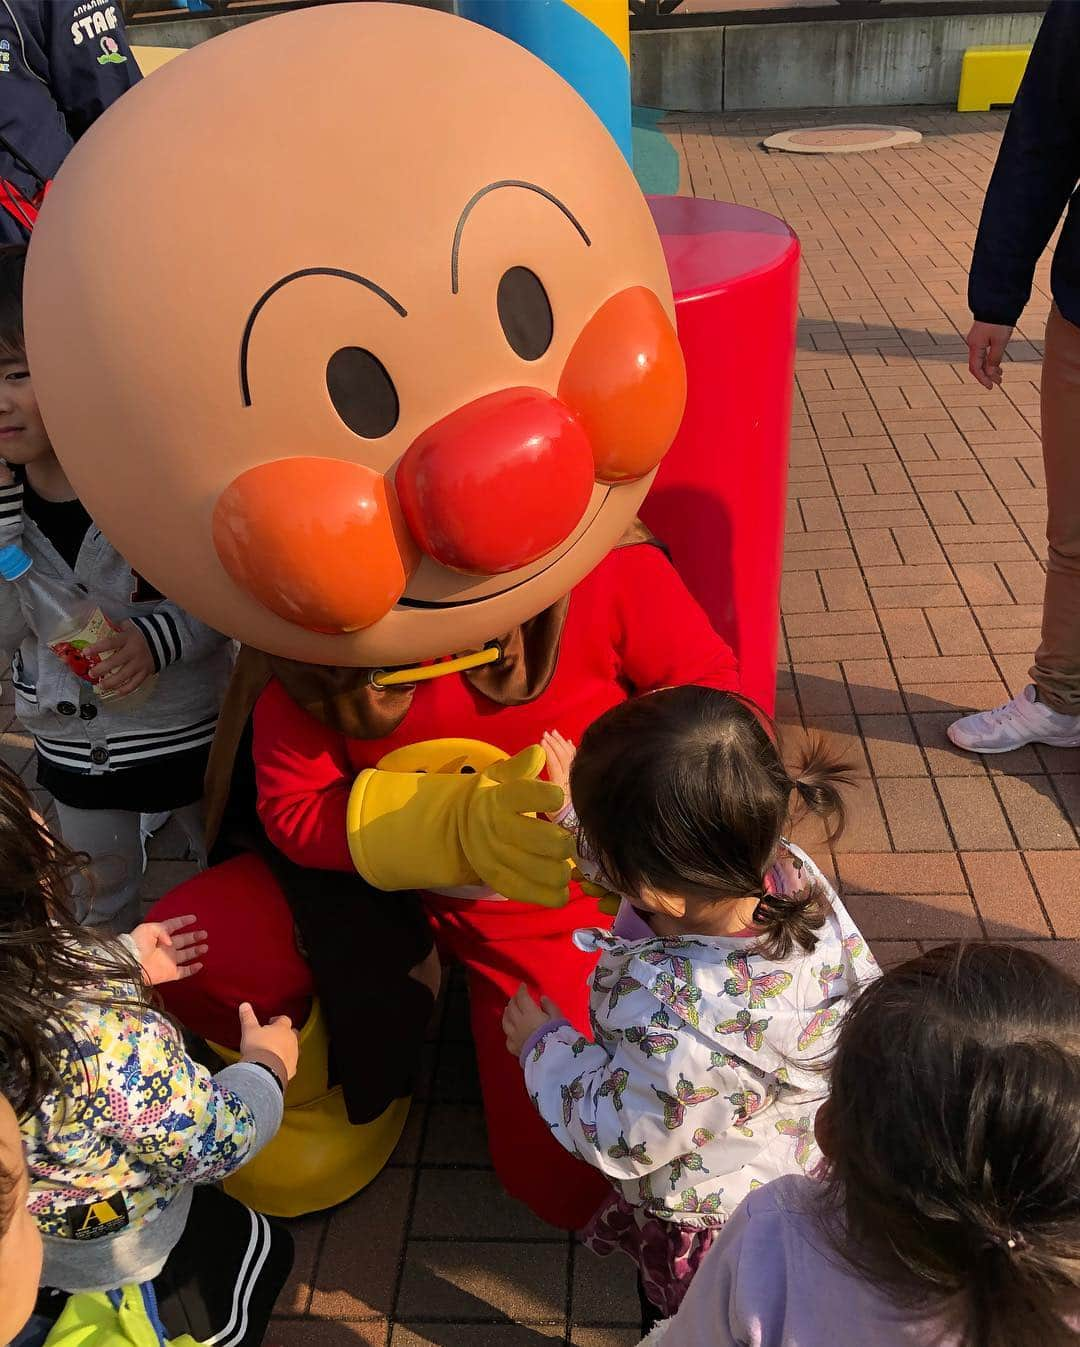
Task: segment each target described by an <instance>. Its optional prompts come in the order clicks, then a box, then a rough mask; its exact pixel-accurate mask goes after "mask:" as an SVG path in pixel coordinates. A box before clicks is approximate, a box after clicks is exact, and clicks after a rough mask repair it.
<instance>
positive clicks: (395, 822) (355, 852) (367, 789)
mask: <svg viewBox="0 0 1080 1347" xmlns="http://www.w3.org/2000/svg"><path fill="white" fill-rule="evenodd" d="M546 761H547V759H546V757H545V754H544V750H543V749H542V748H540V747H539V745H537V746H534V747H533V748H526V749H524V750H523V751H522V752H521V753H519V754H518V755H517V757H516V758H510V759H509V761H503V762H497V763H495V764H494V765H493V766H491V767H488V768H487V769H486V770H484V771H483V772H478V773H475V774H473V775H470V776H459V775H457V774H456V773H449V774H443V773H434V772H433V773H430V774H424V773H422V772H384V771H379V770H378V769H377V768H371V769H369V770H368V771H366V772H361V773H360V775H359V776H358V777H357V778H356V783H355V784H354V786H353V788H352V793H351V794H350V796H349V807H348V814H347V830H348V837H349V851H350V853H351V854H352V859H353V864H354V865H355V866H356V868H357V870H359V872H360V873H361V874H362V875H363V876H364V878H365V879H366V880H367V881H368V883H369V884H374V885H375V887H376V888H377V889H386V890H388V891H393V890H395V889H443V888H456V887H458V886H459V885H465V884H486V885H487V886H488V887H489V888H492V889H494V890H495V892H496V893H501V894H503V895H504V897H506V898H514V899H516V900H517V901H519V902H523V903H537V904H539V905H540V906H541V907H562V906H564V904H566V903H567V902H568V901H569V897H570V891H569V881H570V856H571V853H572V851H573V839H572V838H571V837H570V835H569V834H568V833H567V832H565V831H564V830H563V829H562V828H560V827H559V826H558V824H556V823H549V822H547V820H546V819H539V818H528V817H525V816H526V815H529V814H544V813H555V812H556V811H557V810H558V809H559V808H560V806H561V805H562V802H563V792H562V788H561V787H560V786H556V785H555V784H554V783H553V782H551V781H540V780H538V779H537V778H538V777H539V775H540V773H541V772H542V771H543V770H544V766H545V763H546Z"/></svg>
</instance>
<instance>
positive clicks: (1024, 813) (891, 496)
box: [0, 109, 1080, 1347]
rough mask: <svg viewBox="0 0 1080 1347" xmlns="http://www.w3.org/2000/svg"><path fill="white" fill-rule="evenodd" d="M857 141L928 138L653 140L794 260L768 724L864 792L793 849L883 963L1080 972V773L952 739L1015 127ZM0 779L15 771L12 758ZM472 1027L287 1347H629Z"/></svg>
mask: <svg viewBox="0 0 1080 1347" xmlns="http://www.w3.org/2000/svg"><path fill="white" fill-rule="evenodd" d="M855 116H856V117H857V118H860V119H861V118H865V119H867V120H881V121H888V120H893V119H894V120H896V121H900V122H902V123H904V124H906V125H912V126H916V127H918V128H919V129H921V130H922V131H923V133H924V136H925V139H924V141H923V143H922V145H921V146H919V147H917V148H914V149H905V150H901V151H878V152H875V153H873V154H869V155H866V156H858V155H856V156H846V157H835V158H830V157H810V156H802V155H798V156H795V155H792V156H786V155H770V154H766V153H765V152H764V151H762V150H761V149H760V148H759V142H760V140H761V138H762V137H763V136H764V135H767V134H770V133H771V132H774V131H778V130H781V129H784V128H785V127H789V126H792V125H795V124H796V123H797V120H799V119H797V118H793V117H792V116H790V115H784V116H782V117H772V116H762V115H755V116H753V117H725V118H721V119H717V120H715V121H711V122H708V123H702V122H701V121H691V120H689V119H685V118H683V119H672V122H671V123H670V124H669V128H668V129H669V131H670V132H671V134H672V136H673V138H674V139H675V141H676V144H677V145H678V146H679V147H680V149H681V151H682V153H683V157H684V174H685V178H684V190H692V191H693V192H695V193H697V194H698V195H702V196H716V197H720V198H723V199H726V200H732V201H739V202H743V203H745V204H747V205H753V206H758V207H761V208H763V209H765V210H768V211H772V212H774V213H775V214H777V215H781V216H783V217H785V218H786V219H787V220H789V221H790V222H791V223H792V224H793V225H794V227H795V228H796V230H797V231H798V232H799V234H800V236H801V238H802V241H803V246H804V250H805V262H804V269H803V286H802V323H801V329H800V339H799V361H798V388H797V392H796V405H795V414H794V432H793V441H792V472H791V515H790V532H789V534H788V541H787V565H786V578H785V583H784V599H783V608H784V638H785V641H786V646H787V653H788V655H789V656H790V661H791V669H792V670H793V674H792V673H788V672H787V671H785V673H784V674H783V675H782V677H781V713H782V715H783V717H784V718H785V719H786V720H787V721H794V722H798V721H800V720H802V721H804V722H805V723H806V724H808V725H811V726H816V727H819V728H823V729H828V730H830V731H832V732H834V733H836V734H839V735H841V736H843V737H844V738H845V739H846V740H847V742H848V743H849V744H850V746H851V748H852V751H853V752H854V753H855V754H856V756H857V757H858V760H859V762H860V764H861V773H862V780H861V782H860V789H859V790H858V791H857V792H856V793H855V794H854V796H853V798H852V811H853V816H852V822H851V826H850V828H849V831H848V834H847V836H846V837H845V838H844V839H843V841H842V842H841V844H840V845H839V847H838V848H837V850H836V854H835V856H833V857H832V858H830V856H829V854H828V852H827V851H825V850H823V849H822V848H821V847H820V845H818V844H817V839H814V838H812V837H811V838H810V839H809V841H810V844H811V846H812V847H813V849H815V850H816V852H817V854H818V856H819V858H820V859H822V860H823V861H824V862H826V863H829V862H830V859H831V863H832V865H833V867H834V869H835V870H836V871H837V872H838V873H839V877H840V880H841V882H842V884H843V888H844V892H845V896H846V898H847V901H848V902H849V903H850V905H851V906H852V908H853V909H854V911H855V913H856V915H857V917H858V919H859V921H860V923H861V925H862V927H863V929H864V930H865V931H866V932H867V933H868V934H869V935H870V936H871V937H872V938H873V940H874V944H875V947H876V948H877V950H878V953H879V955H880V956H882V957H883V958H885V959H892V958H895V957H897V956H898V955H902V954H905V953H907V952H909V951H911V950H913V949H914V948H915V947H916V944H917V943H919V942H926V941H933V940H940V939H941V938H943V937H949V936H958V935H971V936H981V935H984V934H986V935H993V936H1002V937H1007V938H1009V939H1014V940H1024V941H1037V942H1039V948H1040V949H1043V950H1045V951H1047V952H1048V953H1050V954H1051V955H1052V956H1053V957H1057V958H1061V959H1063V960H1064V961H1066V962H1068V963H1070V964H1071V965H1073V966H1076V965H1077V964H1080V957H1078V954H1077V945H1076V943H1074V941H1075V939H1076V938H1077V937H1080V916H1077V915H1075V913H1076V912H1078V911H1080V908H1078V907H1076V906H1075V899H1074V894H1075V893H1076V892H1077V888H1078V882H1077V881H1078V879H1080V845H1078V834H1077V826H1076V825H1077V822H1078V821H1080V754H1075V755H1073V754H1068V753H1060V752H1058V753H1055V752H1051V751H1049V750H1044V749H1029V750H1025V751H1023V752H1022V753H1018V754H1015V755H1013V756H1012V757H1009V758H998V759H996V760H991V761H988V762H983V761H980V760H978V759H973V758H969V757H966V756H964V755H961V754H959V753H957V752H956V751H955V750H953V749H952V748H951V747H950V746H949V744H948V742H947V740H946V739H945V737H944V733H943V728H944V725H945V724H946V723H947V721H948V720H949V718H950V717H951V716H953V715H954V714H955V712H956V708H958V707H960V708H966V707H983V706H986V705H990V704H992V703H994V702H996V701H998V700H1000V699H1002V698H1003V697H1004V696H1005V693H1006V690H1016V689H1017V688H1019V687H1020V686H1021V685H1022V684H1023V682H1024V681H1025V676H1026V669H1027V666H1028V663H1029V659H1030V653H1031V650H1032V648H1033V646H1034V644H1035V640H1036V628H1037V624H1038V620H1039V601H1040V596H1041V586H1042V578H1041V567H1040V557H1041V555H1042V547H1043V542H1042V527H1043V499H1042V488H1041V483H1042V475H1041V463H1040V458H1039V442H1038V434H1037V431H1038V422H1037V407H1038V402H1037V381H1038V372H1039V371H1038V361H1039V353H1040V346H1039V337H1040V333H1041V330H1042V323H1043V319H1044V318H1045V313H1046V308H1047V302H1048V301H1047V293H1048V291H1047V278H1046V269H1045V266H1044V267H1043V268H1042V269H1040V273H1039V280H1038V291H1037V296H1036V298H1035V300H1034V301H1033V303H1032V306H1031V309H1030V310H1029V313H1028V315H1027V317H1026V319H1025V322H1024V326H1023V328H1022V329H1021V332H1020V333H1019V334H1018V338H1017V340H1016V341H1015V342H1014V344H1013V347H1012V357H1013V359H1012V363H1010V364H1009V366H1008V368H1007V371H1006V381H1005V389H1004V392H1003V393H998V394H995V395H993V396H991V395H988V394H984V393H983V392H982V391H981V390H980V389H979V388H978V387H977V386H976V385H975V384H973V383H971V382H970V381H969V380H968V378H967V376H966V373H965V364H964V359H965V351H964V347H963V343H962V341H961V334H962V333H963V331H964V330H965V327H966V323H967V321H968V315H967V310H966V306H965V302H964V288H965V271H966V265H967V261H968V256H969V253H970V248H971V243H972V238H973V234H974V227H975V223H976V221H977V218H978V211H979V205H980V201H981V197H982V191H983V187H984V184H985V181H986V177H987V174H988V172H989V169H990V167H991V164H992V160H993V156H994V153H995V149H996V145H997V141H998V138H999V135H1000V132H1001V129H1002V126H1003V124H1004V117H1003V116H1002V115H998V114H994V115H985V116H967V117H959V116H957V115H955V114H951V113H943V112H937V111H933V112H927V111H913V110H910V109H908V110H903V111H897V112H894V113H893V114H892V115H891V116H890V113H889V112H888V111H885V112H881V111H879V110H873V111H872V112H860V113H858V114H855ZM852 119H853V117H852V114H848V115H847V116H846V117H845V116H844V115H842V114H837V115H836V116H830V115H829V114H825V115H824V116H822V117H814V118H810V117H807V118H804V119H802V120H804V121H806V122H811V121H812V122H820V121H828V120H852ZM8 709H9V710H10V708H8ZM0 751H2V752H3V755H4V756H5V758H7V759H8V760H9V761H11V762H13V764H14V765H16V766H17V767H20V768H22V767H24V766H25V765H26V764H27V763H28V760H29V744H28V742H27V741H26V740H25V739H23V738H20V737H19V736H18V735H17V734H14V733H11V732H9V733H8V734H7V735H6V736H5V737H4V743H3V745H2V749H0ZM155 856H156V859H155V860H154V861H153V863H152V865H151V868H150V873H149V876H148V882H149V886H150V889H151V890H152V891H153V892H154V893H157V892H161V891H163V890H164V889H165V888H167V887H169V886H170V885H171V884H172V883H174V882H176V880H177V879H178V878H180V877H182V875H183V874H185V873H186V872H187V870H188V869H189V866H188V865H187V863H186V862H185V861H184V860H183V858H182V848H181V847H180V846H179V845H178V843H177V841H176V838H175V836H174V834H172V833H171V832H167V833H166V834H165V836H164V837H163V838H162V839H160V840H158V841H157V842H156V843H155ZM464 1012H465V1005H464V997H463V995H462V992H461V988H460V986H459V985H455V986H454V987H453V988H452V990H451V994H450V996H449V998H448V999H447V1004H446V1005H445V1006H444V1008H443V1011H442V1015H441V1021H440V1023H439V1024H438V1025H436V1026H435V1028H434V1030H433V1036H432V1041H431V1042H430V1044H429V1045H428V1048H427V1056H426V1062H425V1070H424V1080H423V1084H422V1088H421V1090H420V1092H419V1093H420V1095H421V1096H422V1097H420V1098H418V1100H417V1104H416V1107H415V1109H414V1112H413V1116H412V1119H411V1121H410V1125H409V1129H408V1133H407V1136H406V1139H405V1141H404V1142H403V1144H402V1145H401V1147H399V1150H398V1153H397V1155H396V1156H395V1158H394V1161H393V1163H392V1164H391V1166H390V1168H389V1169H388V1170H387V1171H386V1172H385V1173H384V1174H383V1175H382V1176H381V1177H380V1178H379V1180H378V1181H377V1182H376V1183H375V1184H373V1185H372V1187H371V1188H370V1189H369V1190H368V1191H366V1192H365V1193H363V1194H362V1195H361V1196H360V1197H359V1198H357V1199H356V1200H354V1201H353V1202H352V1203H350V1204H348V1205H347V1206H346V1207H344V1208H342V1209H341V1210H339V1211H337V1212H334V1213H333V1214H331V1215H330V1216H328V1217H327V1216H322V1217H316V1218H310V1219H308V1220H305V1221H301V1222H297V1223H295V1227H294V1228H295V1230H296V1235H297V1244H298V1257H297V1266H296V1274H295V1276H294V1278H293V1282H292V1284H291V1286H290V1288H289V1291H288V1294H287V1296H286V1297H285V1298H284V1299H283V1302H282V1303H281V1305H280V1306H279V1311H280V1315H281V1318H280V1319H279V1320H278V1322H277V1323H276V1324H275V1326H274V1329H273V1332H272V1334H271V1337H270V1339H269V1340H270V1342H271V1343H274V1344H277V1345H278V1347H316V1345H318V1347H323V1345H324V1344H325V1345H327V1347H345V1345H346V1344H350V1343H365V1344H371V1347H413V1344H422V1343H436V1344H445V1347H458V1345H459V1344H462V1347H464V1344H465V1343H466V1342H468V1344H469V1347H533V1345H534V1344H535V1347H544V1344H547V1343H550V1342H552V1341H559V1340H567V1341H572V1342H574V1343H575V1344H578V1347H620V1344H622V1343H632V1342H635V1341H636V1339H637V1334H636V1332H635V1330H634V1327H633V1325H634V1324H635V1322H636V1317H637V1310H636V1301H635V1297H634V1293H633V1281H632V1275H631V1273H630V1270H629V1266H628V1265H624V1264H623V1263H621V1262H620V1261H617V1260H608V1261H607V1262H603V1263H602V1262H600V1261H599V1260H596V1259H594V1258H593V1257H592V1256H591V1255H588V1254H584V1253H581V1252H579V1251H576V1250H575V1249H574V1247H573V1244H572V1243H571V1241H569V1240H568V1239H567V1238H566V1237H564V1236H560V1235H558V1234H557V1233H556V1232H553V1231H552V1230H550V1229H548V1228H546V1227H544V1226H542V1225H540V1224H538V1223H537V1222H535V1221H534V1220H532V1219H531V1218H530V1217H529V1215H528V1214H527V1213H526V1212H524V1211H523V1210H521V1209H519V1208H518V1207H516V1206H515V1205H514V1204H512V1203H510V1202H509V1201H507V1200H506V1199H505V1198H504V1197H502V1196H501V1194H500V1193H499V1190H498V1187H497V1185H496V1183H495V1181H494V1178H493V1175H492V1173H491V1170H490V1168H489V1166H488V1160H487V1152H486V1144H485V1139H484V1133H483V1125H482V1120H481V1115H480V1111H479V1106H478V1102H477V1086H476V1077H475V1070H474V1067H473V1062H472V1054H471V1048H470V1045H469V1042H468V1032H467V1027H466V1021H465V1013H464Z"/></svg>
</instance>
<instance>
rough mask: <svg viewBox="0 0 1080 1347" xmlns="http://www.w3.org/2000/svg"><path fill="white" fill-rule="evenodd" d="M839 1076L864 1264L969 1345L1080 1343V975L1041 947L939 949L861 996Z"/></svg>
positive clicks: (849, 1207) (827, 1135)
mask: <svg viewBox="0 0 1080 1347" xmlns="http://www.w3.org/2000/svg"><path fill="white" fill-rule="evenodd" d="M831 1075H832V1081H831V1085H832V1092H831V1096H830V1100H829V1103H828V1104H827V1105H826V1106H825V1110H824V1112H823V1114H822V1115H821V1117H820V1118H819V1135H820V1136H821V1138H822V1149H823V1151H824V1152H825V1154H826V1159H827V1164H828V1175H827V1182H826V1185H825V1187H824V1190H823V1191H824V1193H825V1199H824V1200H825V1203H826V1205H825V1208H824V1210H823V1216H824V1218H825V1231H826V1234H827V1237H828V1238H829V1239H830V1241H831V1242H832V1243H833V1244H834V1246H835V1247H837V1249H838V1250H839V1252H840V1253H841V1254H842V1255H843V1256H844V1257H845V1258H846V1259H847V1261H848V1262H849V1263H850V1264H852V1265H853V1266H854V1268H855V1269H856V1270H857V1271H858V1272H859V1273H860V1275H862V1276H863V1277H865V1278H867V1279H868V1280H871V1281H873V1283H874V1284H875V1285H877V1286H880V1287H882V1288H883V1290H884V1291H885V1292H886V1293H888V1294H890V1295H891V1296H892V1298H893V1299H894V1300H895V1301H896V1302H897V1303H898V1304H899V1305H901V1306H903V1307H905V1309H906V1310H907V1312H908V1313H909V1314H910V1315H911V1316H912V1317H913V1318H919V1317H925V1318H926V1319H927V1320H930V1321H932V1322H933V1324H934V1326H935V1328H936V1327H937V1326H938V1325H940V1329H941V1332H940V1338H941V1340H947V1341H949V1342H955V1343H957V1344H958V1347H1065V1344H1066V1343H1075V1342H1076V1341H1077V1333H1076V1324H1078V1323H1080V1183H1078V1181H1077V1163H1078V1157H1080V984H1078V983H1077V982H1076V980H1075V979H1074V978H1072V977H1070V976H1069V975H1068V974H1067V973H1065V972H1064V971H1063V970H1062V969H1061V968H1059V967H1057V966H1056V965H1054V964H1052V963H1051V962H1050V961H1049V960H1048V959H1045V958H1043V957H1042V956H1041V955H1039V954H1036V953H1034V952H1033V951H1031V950H1022V949H1012V948H1010V947H1008V946H1006V945H984V944H973V945H968V946H962V945H950V946H942V947H938V948H936V949H933V950H930V951H929V952H928V953H926V954H923V955H921V956H919V957H918V958H915V959H911V960H909V961H908V962H907V963H905V964H901V965H900V966H899V967H897V968H894V969H892V970H891V971H890V972H888V973H886V974H885V976H884V977H883V978H882V979H881V980H880V981H878V982H875V983H871V984H870V986H869V987H868V988H867V989H866V990H865V991H864V992H863V993H862V994H861V995H860V997H859V999H858V1000H857V1001H856V1003H855V1005H854V1007H853V1008H852V1009H851V1010H850V1011H849V1012H848V1014H847V1015H846V1016H845V1019H844V1024H843V1027H842V1029H841V1033H840V1039H839V1042H838V1045H837V1050H836V1055H835V1058H834V1061H833V1064H832V1072H831ZM837 1215H838V1216H840V1217H841V1219H840V1220H839V1221H837V1220H836V1219H835V1217H836V1216H837ZM1067 1320H1071V1321H1072V1323H1071V1325H1067V1322H1066V1321H1067ZM927 1340H928V1341H929V1340H930V1338H929V1337H928V1338H927ZM933 1340H934V1341H937V1340H938V1338H937V1337H935V1338H934V1339H933Z"/></svg>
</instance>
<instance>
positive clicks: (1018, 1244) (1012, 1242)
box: [986, 1230, 1027, 1253]
mask: <svg viewBox="0 0 1080 1347" xmlns="http://www.w3.org/2000/svg"><path fill="white" fill-rule="evenodd" d="M986 1243H987V1246H988V1247H989V1248H992V1249H1001V1250H1002V1251H1003V1252H1004V1253H1019V1252H1020V1250H1021V1249H1026V1248H1027V1240H1026V1239H1025V1238H1024V1237H1023V1235H1021V1234H1020V1233H1019V1231H1016V1230H1009V1231H1006V1232H1005V1233H1004V1234H1002V1233H1000V1232H998V1231H995V1232H994V1233H993V1234H990V1235H987V1237H986Z"/></svg>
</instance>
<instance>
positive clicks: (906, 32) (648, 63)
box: [630, 0, 1080, 112]
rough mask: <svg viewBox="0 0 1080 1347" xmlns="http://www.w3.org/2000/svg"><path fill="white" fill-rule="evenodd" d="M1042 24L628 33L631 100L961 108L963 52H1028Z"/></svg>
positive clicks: (979, 19) (724, 105)
mask: <svg viewBox="0 0 1080 1347" xmlns="http://www.w3.org/2000/svg"><path fill="white" fill-rule="evenodd" d="M1078 2H1080V0H1078ZM1041 18H1042V16H1041V15H1039V14H983V15H975V14H972V15H951V16H942V17H941V18H918V19H864V20H852V21H845V20H842V19H840V20H832V21H830V22H824V23H766V24H739V25H736V24H731V25H726V26H723V27H716V28H669V29H663V30H659V31H655V32H637V33H631V35H630V42H631V62H630V70H631V76H632V79H633V100H634V103H635V104H640V105H643V106H645V107H654V108H667V109H669V110H671V111H686V112H720V111H723V110H738V109H759V108H845V107H873V106H874V105H878V106H882V105H886V104H906V103H955V102H956V93H957V89H958V88H959V85H960V61H961V58H962V56H963V54H964V50H965V48H967V47H973V46H983V45H986V44H990V43H1020V42H1030V41H1031V40H1032V39H1033V38H1034V36H1035V34H1036V33H1037V32H1038V30H1039V24H1040V22H1041Z"/></svg>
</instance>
